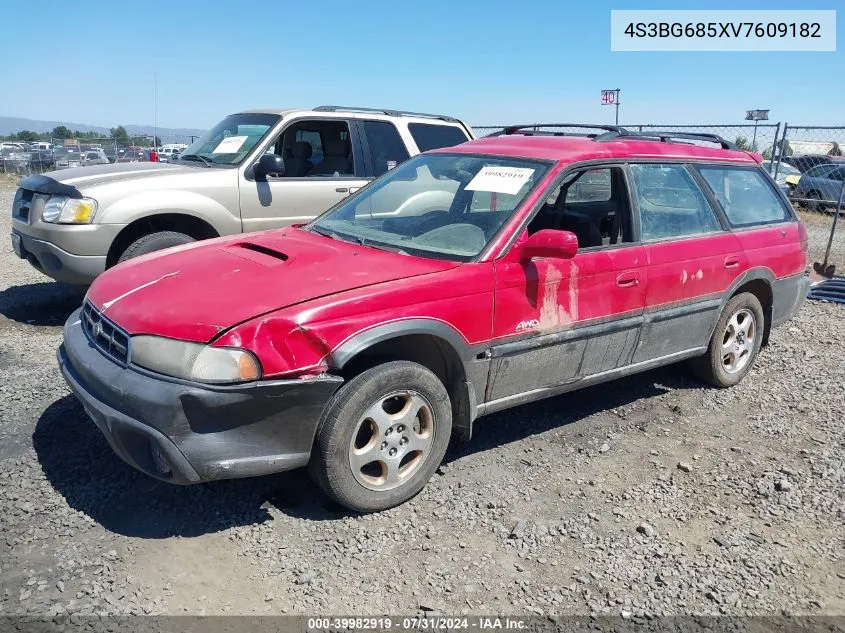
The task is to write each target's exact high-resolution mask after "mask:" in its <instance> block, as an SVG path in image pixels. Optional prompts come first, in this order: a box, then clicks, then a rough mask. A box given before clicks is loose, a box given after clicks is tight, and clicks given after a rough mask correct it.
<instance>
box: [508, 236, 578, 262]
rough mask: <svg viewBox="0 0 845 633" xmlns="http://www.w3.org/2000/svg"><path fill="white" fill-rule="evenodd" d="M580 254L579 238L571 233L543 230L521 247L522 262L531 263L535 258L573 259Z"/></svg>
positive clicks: (520, 257) (520, 256)
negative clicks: (576, 254)
mask: <svg viewBox="0 0 845 633" xmlns="http://www.w3.org/2000/svg"><path fill="white" fill-rule="evenodd" d="M577 252H578V236H577V235H575V233H572V232H571V231H555V230H552V229H543V230H541V231H537V232H536V233H535V234H534V235H532V236H531V237H529V238H528V239H527V240H526V241H525V242H524V243H523V244H522V246H521V248H520V252H519V259H520V261H530V260H531V259H533V258H534V257H554V258H557V259H572V258H573V257H575V253H577Z"/></svg>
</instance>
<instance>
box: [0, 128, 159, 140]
mask: <svg viewBox="0 0 845 633" xmlns="http://www.w3.org/2000/svg"><path fill="white" fill-rule="evenodd" d="M50 138H53V139H69V138H74V139H80V140H86V139H88V140H91V139H102V138H103V133H102V132H80V131H79V130H71V129H70V128H68V127H66V126H64V125H57V126H56V127H54V128H53V129H52V130H51V131H50V132H47V133H43V134H39V133H38V132H33V131H32V130H21V131H20V132H15V133H14V134H8V135H6V136H0V140H3V141H18V142H23V143H28V142H31V141H40V140H42V139H50ZM109 138H113V139H114V140H115V141H117V144H118V145H130V144H131V142H132V141H133V140H137V139H139V138H149V137H148V136H146V135H144V134H141V135H138V136H130V134H129V133H128V132H127V131H126V128H124V127H123V126H122V125H118V126H117V127H113V128H109ZM160 144H161V139H159V138H158V137H156V145H160Z"/></svg>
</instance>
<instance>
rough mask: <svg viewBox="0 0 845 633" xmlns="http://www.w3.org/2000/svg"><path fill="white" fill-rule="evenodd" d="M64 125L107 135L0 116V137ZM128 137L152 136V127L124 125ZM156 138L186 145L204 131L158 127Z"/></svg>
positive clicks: (95, 128)
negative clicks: (136, 135) (192, 137)
mask: <svg viewBox="0 0 845 633" xmlns="http://www.w3.org/2000/svg"><path fill="white" fill-rule="evenodd" d="M58 125H64V126H65V127H66V128H69V129H71V130H79V131H80V132H98V133H101V134H102V135H103V136H104V137H107V136H108V135H109V128H108V127H103V126H101V125H89V124H87V123H72V122H70V121H39V120H36V119H23V118H20V117H11V116H0V136H4V135H7V134H14V133H16V132H20V131H22V130H31V131H32V132H37V133H39V134H45V133H47V132H50V131H51V130H52V129H53V128H54V127H56V126H58ZM123 127H124V128H125V129H126V131H127V132H128V133H129V134H130V135H135V134H138V135H144V134H146V135H150V136H152V134H153V126H152V125H124V126H123ZM155 132H156V134H158V137H159V138H160V139H161V140H162V142H163V143H167V142H173V143H176V142H182V143H187V142H189V141H190V140H191V136H199V135H200V134H202V133H204V132H205V130H200V129H194V128H165V127H160V128H157V129H156V130H155Z"/></svg>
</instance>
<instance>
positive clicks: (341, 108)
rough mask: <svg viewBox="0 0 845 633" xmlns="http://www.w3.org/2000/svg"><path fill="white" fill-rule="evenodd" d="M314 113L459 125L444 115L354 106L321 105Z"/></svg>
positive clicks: (456, 121) (455, 120) (452, 118)
mask: <svg viewBox="0 0 845 633" xmlns="http://www.w3.org/2000/svg"><path fill="white" fill-rule="evenodd" d="M314 112H374V113H378V114H386V115H387V116H418V117H425V118H427V119H440V120H441V121H448V122H450V123H460V121H458V119H456V118H454V117H451V116H446V115H445V114H426V113H425V112H409V111H407V110H391V109H388V108H359V107H356V106H340V105H321V106H317V107H316V108H314Z"/></svg>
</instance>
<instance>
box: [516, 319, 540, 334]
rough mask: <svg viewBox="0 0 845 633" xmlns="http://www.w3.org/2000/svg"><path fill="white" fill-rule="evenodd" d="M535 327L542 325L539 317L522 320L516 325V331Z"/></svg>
mask: <svg viewBox="0 0 845 633" xmlns="http://www.w3.org/2000/svg"><path fill="white" fill-rule="evenodd" d="M535 327H540V321H539V319H529V320H527V321H520V322H519V323H517V325H516V331H517V332H522V331H523V330H530V329H532V328H535Z"/></svg>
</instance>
